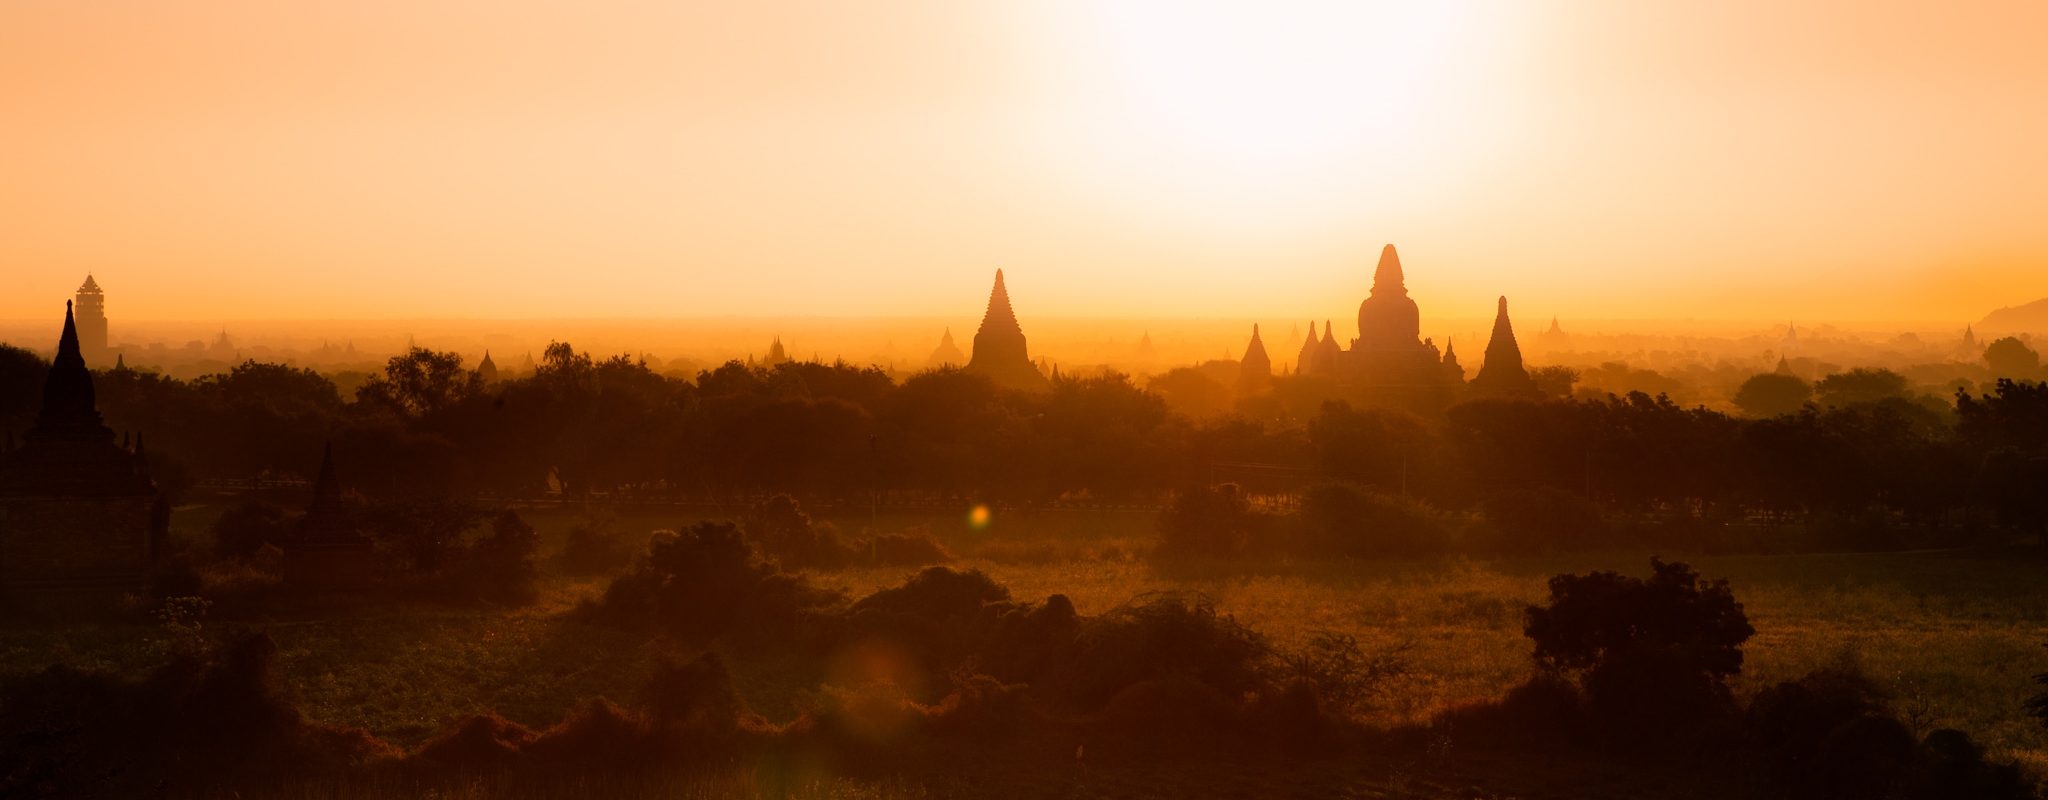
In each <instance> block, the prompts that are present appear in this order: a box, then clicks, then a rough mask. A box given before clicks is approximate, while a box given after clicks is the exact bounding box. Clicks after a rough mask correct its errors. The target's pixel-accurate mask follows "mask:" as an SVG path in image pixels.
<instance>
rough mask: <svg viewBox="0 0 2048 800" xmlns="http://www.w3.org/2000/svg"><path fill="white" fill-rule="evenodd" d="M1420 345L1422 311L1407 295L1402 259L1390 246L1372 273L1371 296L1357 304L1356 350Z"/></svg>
mask: <svg viewBox="0 0 2048 800" xmlns="http://www.w3.org/2000/svg"><path fill="white" fill-rule="evenodd" d="M1421 346H1422V312H1421V311H1420V310H1418V309H1417V308H1416V307H1415V300H1414V299H1412V298H1410V297H1409V296H1408V285H1407V278H1406V276H1405V275H1403V274H1402V272H1401V256H1400V255H1399V254H1398V253H1395V252H1394V246H1393V245H1391V244H1390V245H1387V246H1386V247H1384V248H1381V250H1380V263H1379V267H1378V268H1376V269H1374V270H1373V274H1372V293H1371V294H1370V295H1367V296H1366V298H1365V301H1364V302H1362V303H1359V304H1358V343H1357V344H1355V345H1353V349H1355V350H1364V351H1374V350H1380V351H1412V350H1415V349H1418V348H1420V347H1421Z"/></svg>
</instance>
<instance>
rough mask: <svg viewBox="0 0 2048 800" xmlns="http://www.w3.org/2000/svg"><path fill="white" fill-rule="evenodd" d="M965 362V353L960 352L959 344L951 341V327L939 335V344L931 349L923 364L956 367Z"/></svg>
mask: <svg viewBox="0 0 2048 800" xmlns="http://www.w3.org/2000/svg"><path fill="white" fill-rule="evenodd" d="M966 363H967V354H966V353H962V352H960V346H959V345H957V344H954V343H953V329H952V328H947V329H946V332H945V334H943V335H941V336H940V337H939V346H938V347H936V348H933V349H932V354H931V357H930V358H927V359H925V364H926V365H927V366H931V367H958V366H962V365H964V364H966Z"/></svg>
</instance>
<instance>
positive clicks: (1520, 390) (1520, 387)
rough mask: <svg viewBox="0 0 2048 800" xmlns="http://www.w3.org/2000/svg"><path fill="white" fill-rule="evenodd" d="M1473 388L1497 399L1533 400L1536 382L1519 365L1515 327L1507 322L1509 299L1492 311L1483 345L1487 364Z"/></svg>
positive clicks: (1503, 299)
mask: <svg viewBox="0 0 2048 800" xmlns="http://www.w3.org/2000/svg"><path fill="white" fill-rule="evenodd" d="M1472 388H1473V389H1474V390H1476V391H1478V392H1480V393H1482V394H1487V395H1494V396H1499V397H1534V396H1535V395H1536V382H1535V381H1534V380H1532V379H1530V377H1529V370H1528V368H1526V367H1524V366H1523V364H1522V348H1521V345H1519V344H1516V343H1515V326H1514V324H1513V323H1511V322H1509V321H1508V299H1507V297H1506V296H1502V297H1501V298H1500V306H1499V308H1498V310H1496V311H1495V312H1494V317H1493V338H1491V339H1489V340H1487V342H1486V361H1485V362H1484V363H1482V364H1480V365H1479V374H1478V375H1475V376H1473V378H1472Z"/></svg>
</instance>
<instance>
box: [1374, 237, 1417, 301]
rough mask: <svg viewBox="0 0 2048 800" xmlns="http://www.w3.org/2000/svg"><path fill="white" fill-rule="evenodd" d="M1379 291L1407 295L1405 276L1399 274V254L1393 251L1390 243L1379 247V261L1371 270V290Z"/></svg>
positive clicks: (1377, 292)
mask: <svg viewBox="0 0 2048 800" xmlns="http://www.w3.org/2000/svg"><path fill="white" fill-rule="evenodd" d="M1381 291H1386V292H1390V293H1392V294H1396V295H1404V296H1405V295H1407V294H1408V286H1407V279H1406V276H1404V275H1402V274H1401V255H1400V254H1399V253H1396V252H1394V246H1393V245H1392V244H1389V245H1387V246H1386V247H1383V248H1380V263H1379V266H1378V267H1377V268H1375V269H1374V270H1373V272H1372V292H1373V294H1379V293H1380V292H1381Z"/></svg>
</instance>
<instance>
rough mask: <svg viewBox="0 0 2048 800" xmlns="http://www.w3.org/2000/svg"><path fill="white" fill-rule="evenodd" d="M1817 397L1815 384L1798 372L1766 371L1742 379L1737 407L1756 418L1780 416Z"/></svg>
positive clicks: (1736, 402) (1736, 394)
mask: <svg viewBox="0 0 2048 800" xmlns="http://www.w3.org/2000/svg"><path fill="white" fill-rule="evenodd" d="M1811 399H1813V386H1812V385H1811V384H1808V383H1807V382H1806V381H1804V380H1801V379H1800V378H1799V377H1798V376H1796V375H1779V374H1776V373H1769V372H1767V373H1764V374H1762V375H1756V376H1752V377H1751V378H1750V379H1749V380H1746V381H1743V382H1742V388H1740V389H1737V390H1736V392H1735V406H1736V407H1737V408H1740V409H1742V413H1744V414H1748V415H1749V416H1752V417H1779V416H1784V415H1786V414H1791V413H1794V412H1797V411H1798V410H1799V409H1800V408H1801V407H1803V406H1805V405H1806V402H1807V401H1808V400H1811Z"/></svg>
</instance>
